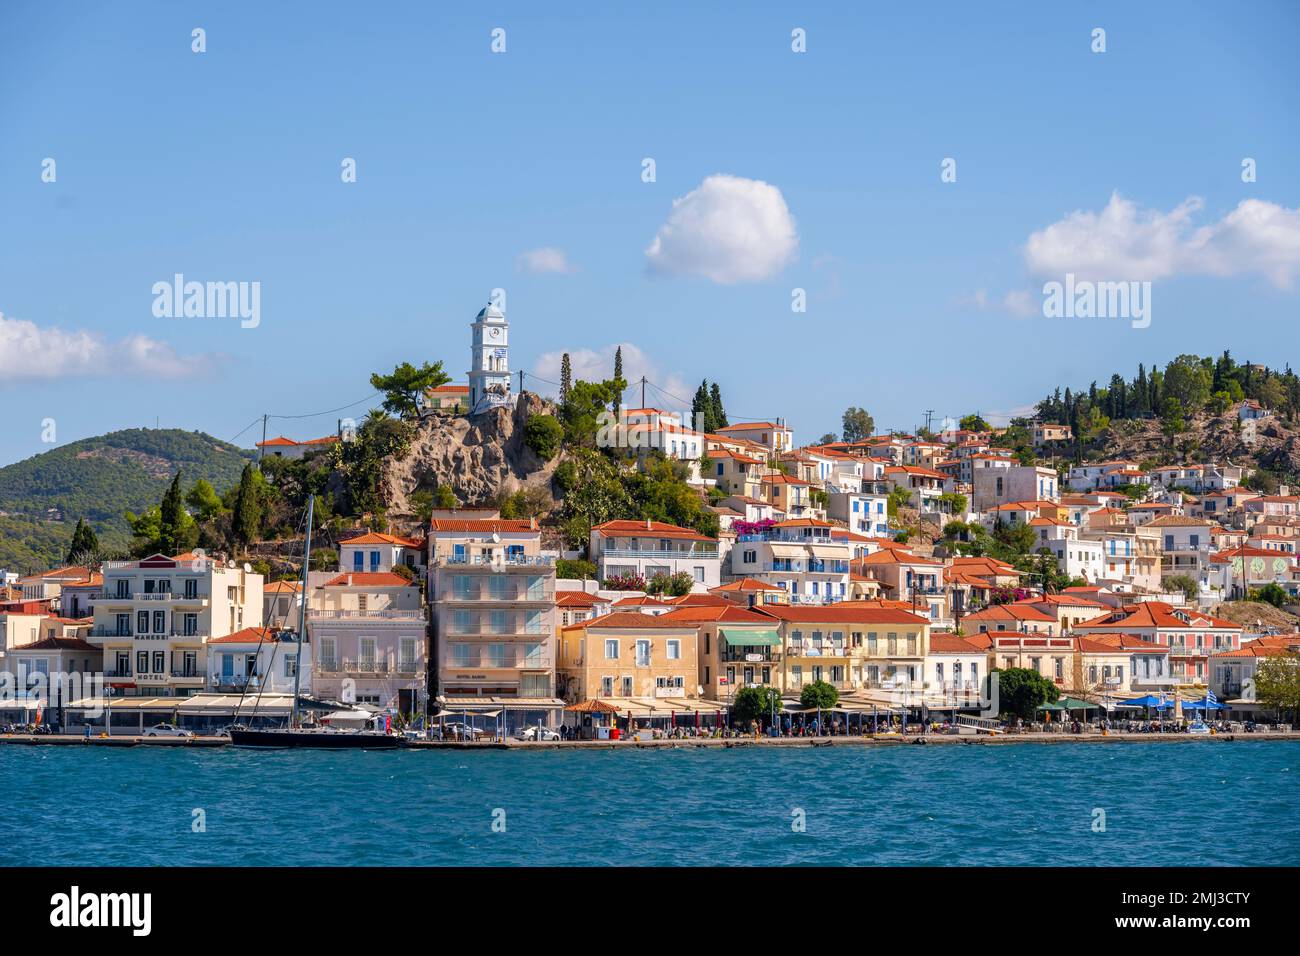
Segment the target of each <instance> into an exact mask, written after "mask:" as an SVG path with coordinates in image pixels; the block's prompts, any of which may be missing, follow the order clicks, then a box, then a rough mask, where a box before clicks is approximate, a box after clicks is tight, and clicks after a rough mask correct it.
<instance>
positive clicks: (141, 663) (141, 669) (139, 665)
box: [135, 651, 149, 674]
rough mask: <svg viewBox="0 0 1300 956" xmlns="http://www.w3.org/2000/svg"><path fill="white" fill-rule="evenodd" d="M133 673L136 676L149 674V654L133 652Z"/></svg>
mask: <svg viewBox="0 0 1300 956" xmlns="http://www.w3.org/2000/svg"><path fill="white" fill-rule="evenodd" d="M135 672H136V673H137V674H147V673H149V652H148V651H136V652H135Z"/></svg>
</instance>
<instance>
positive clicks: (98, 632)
mask: <svg viewBox="0 0 1300 956" xmlns="http://www.w3.org/2000/svg"><path fill="white" fill-rule="evenodd" d="M87 637H97V638H115V637H116V638H131V639H133V640H141V641H158V640H167V639H169V638H173V637H179V638H188V639H189V640H192V641H204V640H206V639H207V638H208V637H209V634H208V632H207V631H196V632H193V633H190V632H187V631H177V630H170V631H161V632H152V631H151V632H148V633H140V634H137V633H136V632H135V631H133V630H131V629H129V628H128V629H125V630H123V629H120V628H116V627H92V628H91V629H90V633H89V634H87Z"/></svg>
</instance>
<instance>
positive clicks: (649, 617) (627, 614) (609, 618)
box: [564, 611, 691, 631]
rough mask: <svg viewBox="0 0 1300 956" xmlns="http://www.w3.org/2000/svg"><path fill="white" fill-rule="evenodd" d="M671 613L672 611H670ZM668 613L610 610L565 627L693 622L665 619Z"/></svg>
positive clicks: (659, 625) (638, 626) (667, 625)
mask: <svg viewBox="0 0 1300 956" xmlns="http://www.w3.org/2000/svg"><path fill="white" fill-rule="evenodd" d="M670 613H671V612H670ZM666 617H668V614H641V613H639V612H637V611H610V612H609V613H608V614H602V615H601V616H600V617H593V618H592V619H591V620H589V621H578V622H577V623H574V624H570V625H569V626H568V627H566V628H564V630H566V631H573V630H579V629H581V630H585V629H587V628H592V627H611V628H627V629H632V628H636V629H654V628H659V629H663V630H667V629H670V628H671V629H678V630H680V629H681V628H684V627H690V626H691V624H690V623H689V622H686V621H665V620H664V618H666Z"/></svg>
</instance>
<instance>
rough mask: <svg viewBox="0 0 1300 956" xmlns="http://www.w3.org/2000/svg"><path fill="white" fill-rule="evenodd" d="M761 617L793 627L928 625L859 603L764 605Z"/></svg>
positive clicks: (904, 614)
mask: <svg viewBox="0 0 1300 956" xmlns="http://www.w3.org/2000/svg"><path fill="white" fill-rule="evenodd" d="M755 610H756V611H758V612H759V613H760V614H770V615H771V616H772V617H775V618H779V619H780V620H782V621H789V622H791V623H794V624H801V623H808V624H818V623H825V624H929V623H930V622H929V621H928V620H926V619H925V618H923V617H918V616H917V615H915V614H912V613H910V612H908V611H901V610H897V609H893V608H884V607H879V608H877V607H863V606H862V603H860V602H843V603H840V604H822V605H811V604H764V605H762V607H759V608H755Z"/></svg>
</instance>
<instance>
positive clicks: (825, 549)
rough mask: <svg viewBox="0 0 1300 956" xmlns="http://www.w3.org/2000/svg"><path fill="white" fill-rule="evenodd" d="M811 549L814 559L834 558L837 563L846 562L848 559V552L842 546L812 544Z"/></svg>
mask: <svg viewBox="0 0 1300 956" xmlns="http://www.w3.org/2000/svg"><path fill="white" fill-rule="evenodd" d="M811 548H812V553H813V556H814V557H818V558H834V559H836V560H839V561H847V560H848V559H849V552H848V550H847V549H846V548H844V547H843V546H842V545H839V546H837V545H833V544H814V545H811Z"/></svg>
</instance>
